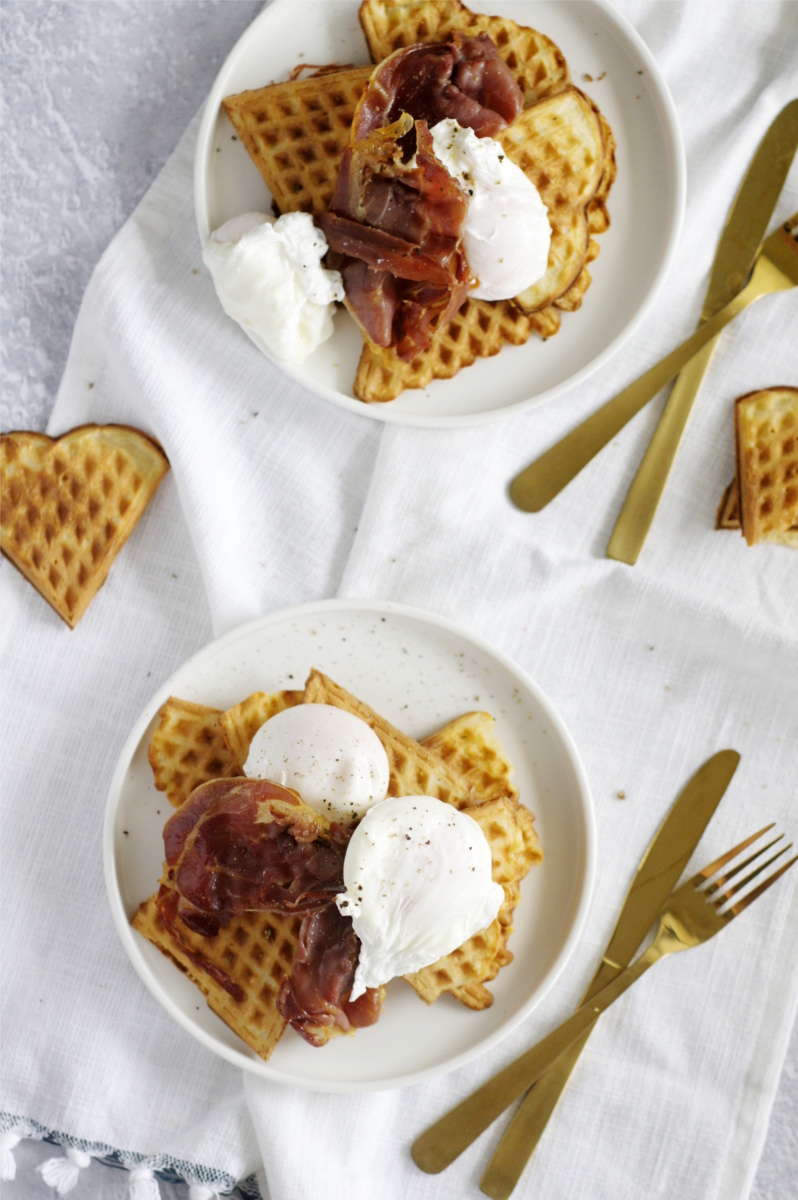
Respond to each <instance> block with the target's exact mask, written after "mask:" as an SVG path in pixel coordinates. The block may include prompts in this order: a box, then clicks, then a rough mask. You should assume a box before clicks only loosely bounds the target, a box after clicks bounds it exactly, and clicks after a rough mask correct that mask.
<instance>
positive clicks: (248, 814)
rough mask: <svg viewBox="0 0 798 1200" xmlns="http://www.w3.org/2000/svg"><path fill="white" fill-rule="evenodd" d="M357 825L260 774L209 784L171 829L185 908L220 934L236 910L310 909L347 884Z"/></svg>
mask: <svg viewBox="0 0 798 1200" xmlns="http://www.w3.org/2000/svg"><path fill="white" fill-rule="evenodd" d="M350 836H351V835H350V831H349V830H348V829H344V828H343V826H341V825H337V824H335V823H332V824H330V823H328V822H327V821H326V820H325V819H324V818H323V817H321V816H320V815H318V814H317V813H315V812H314V811H313V809H311V808H308V806H307V805H306V804H303V803H302V801H300V800H299V799H298V798H297V796H296V795H295V794H294V793H293V792H291V791H289V790H288V789H287V788H283V787H280V786H279V785H278V784H275V783H270V782H268V781H266V780H260V779H214V780H211V781H210V782H209V783H205V784H202V786H201V787H198V788H197V789H196V790H195V791H194V792H193V793H192V795H191V797H190V799H189V800H188V801H187V803H186V804H185V805H184V806H183V807H182V808H181V809H180V810H179V811H178V812H176V813H175V814H174V816H173V817H171V818H170V819H169V821H167V823H166V826H165V828H164V848H165V851H166V866H165V874H164V883H165V884H167V885H168V886H169V887H170V888H173V889H174V890H175V891H176V892H177V893H178V894H179V896H180V901H179V906H178V915H179V916H180V917H181V918H182V920H183V921H184V922H185V923H186V925H188V927H189V928H190V929H193V930H194V931H195V932H196V933H201V934H204V935H205V936H209V937H212V936H213V935H214V934H215V933H218V931H219V930H220V929H221V928H222V926H223V925H225V924H226V923H227V922H228V921H229V920H230V919H231V918H232V917H233V916H234V915H235V914H236V913H241V912H251V911H256V910H259V909H264V910H269V911H272V912H283V913H303V912H308V911H310V910H312V909H316V908H319V907H320V906H321V905H323V904H327V903H330V902H331V901H332V900H333V899H334V897H335V896H336V895H337V894H338V893H339V892H340V891H342V890H343V863H344V855H345V853H346V846H347V843H348V841H349V838H350Z"/></svg>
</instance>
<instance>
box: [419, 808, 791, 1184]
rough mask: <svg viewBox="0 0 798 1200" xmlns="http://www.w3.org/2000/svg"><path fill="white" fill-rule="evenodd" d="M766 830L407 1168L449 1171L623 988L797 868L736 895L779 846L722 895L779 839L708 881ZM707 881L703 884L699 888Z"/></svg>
mask: <svg viewBox="0 0 798 1200" xmlns="http://www.w3.org/2000/svg"><path fill="white" fill-rule="evenodd" d="M772 828H773V825H772V824H771V825H766V826H765V828H764V829H760V830H759V831H758V832H757V833H754V834H752V835H751V837H749V838H746V839H745V841H743V842H740V844H739V845H738V846H735V847H734V848H733V849H732V850H729V851H728V852H727V853H726V854H723V855H721V857H720V858H717V859H716V860H715V861H714V862H712V863H710V864H709V866H706V867H704V869H703V870H702V871H699V872H698V873H697V874H696V875H694V876H693V877H692V878H691V879H688V880H687V882H686V883H683V884H682V885H681V887H679V888H677V889H676V891H675V892H674V893H673V894H672V896H671V898H670V899H669V901H668V903H667V904H666V905H665V907H664V908H663V910H662V912H661V913H660V917H659V928H658V930H657V934H656V936H655V938H654V940H653V942H652V943H651V945H650V946H649V948H648V949H647V950H646V951H645V952H644V953H643V954H641V956H640V957H639V958H638V959H637V960H636V961H635V962H633V963H632V965H631V966H630V967H627V969H626V970H625V971H622V972H621V974H620V975H617V976H616V977H615V979H614V980H613V981H612V983H610V984H608V985H607V987H605V988H604V989H603V990H602V991H600V992H597V993H596V995H595V996H594V997H593V998H592V999H591V1000H590V1001H588V1003H587V1004H585V1005H583V1007H582V1008H579V1009H577V1011H576V1012H575V1013H574V1014H573V1016H572V1017H570V1018H569V1019H568V1020H567V1021H565V1022H564V1023H563V1024H562V1025H560V1026H559V1028H557V1029H555V1030H554V1031H553V1032H552V1033H550V1034H549V1035H548V1037H545V1038H543V1040H542V1041H540V1042H538V1043H537V1045H535V1046H533V1047H532V1048H531V1050H527V1051H526V1053H525V1054H522V1055H521V1056H520V1057H519V1058H517V1059H516V1060H515V1062H512V1063H510V1064H509V1066H507V1067H505V1068H504V1070H503V1071H499V1073H498V1074H497V1075H494V1076H493V1078H492V1079H489V1080H488V1082H487V1083H485V1084H483V1086H482V1087H481V1088H478V1089H477V1091H475V1092H473V1093H472V1094H471V1095H470V1096H468V1097H467V1098H466V1099H465V1100H463V1101H462V1102H461V1103H460V1104H458V1105H457V1107H456V1108H453V1109H452V1111H451V1112H449V1113H447V1114H446V1116H445V1117H442V1118H441V1119H440V1120H439V1121H436V1123H435V1124H434V1125H432V1126H430V1128H429V1129H428V1130H426V1132H425V1133H422V1135H421V1137H419V1138H418V1139H417V1140H416V1141H415V1143H414V1144H413V1148H412V1155H413V1161H414V1162H415V1163H416V1165H417V1166H418V1167H420V1168H421V1170H422V1171H427V1172H429V1173H431V1174H436V1173H437V1172H438V1171H442V1170H443V1169H444V1168H445V1167H448V1166H449V1164H450V1163H452V1162H454V1160H455V1159H456V1158H457V1157H458V1155H460V1154H462V1152H463V1151H464V1150H465V1149H467V1147H468V1146H470V1145H471V1143H472V1142H473V1141H475V1140H476V1138H478V1137H479V1135H480V1134H481V1133H483V1132H484V1130H486V1129H487V1128H488V1126H489V1125H490V1124H492V1122H493V1121H495V1120H496V1118H497V1117H498V1116H499V1114H500V1113H502V1112H503V1111H504V1110H505V1108H507V1107H508V1106H509V1105H510V1104H512V1103H513V1101H514V1100H517V1099H518V1097H519V1096H521V1095H522V1094H523V1093H524V1092H525V1091H526V1090H527V1088H529V1087H531V1086H532V1084H533V1083H534V1082H535V1080H537V1079H539V1078H540V1076H541V1075H542V1074H543V1073H544V1072H545V1071H546V1070H547V1069H548V1068H549V1067H550V1066H551V1064H552V1063H553V1062H554V1061H555V1059H557V1058H558V1057H559V1055H560V1054H561V1053H562V1052H563V1051H564V1050H565V1049H566V1048H567V1047H568V1046H570V1045H571V1043H572V1042H574V1041H576V1039H577V1038H578V1037H580V1036H581V1035H582V1034H583V1033H584V1032H585V1030H586V1029H588V1028H589V1027H590V1026H591V1025H592V1024H593V1022H594V1021H595V1020H596V1018H597V1017H598V1016H599V1015H600V1014H601V1013H602V1012H604V1010H605V1009H606V1008H608V1007H609V1006H610V1004H612V1003H613V1001H615V1000H617V999H618V997H619V996H620V995H622V994H623V992H625V991H626V989H627V988H628V987H631V985H632V984H633V983H634V982H635V980H637V979H639V978H640V976H641V975H643V974H644V973H645V972H646V971H647V970H648V968H649V967H651V966H653V965H654V963H655V962H659V960H660V959H661V958H664V957H665V956H666V955H668V954H673V953H675V952H676V951H677V950H689V949H690V948H691V947H693V946H699V945H701V944H702V943H703V942H707V941H709V939H710V938H711V937H714V936H715V934H716V933H720V931H721V929H725V928H726V926H727V925H728V924H729V923H730V922H731V921H733V920H734V918H735V917H738V916H739V915H740V913H741V912H743V911H744V910H745V909H746V908H748V906H749V904H752V903H753V901H754V900H756V899H757V898H758V897H759V896H761V895H762V894H763V892H766V891H767V889H768V888H769V887H770V886H771V885H772V884H774V883H775V882H776V880H777V879H778V878H779V877H780V876H782V875H783V874H784V872H785V871H788V870H789V869H790V867H791V866H792V865H793V863H795V862H796V860H798V855H796V856H795V857H794V858H791V859H790V860H789V861H788V862H786V863H784V864H783V865H782V866H781V867H779V868H778V869H777V870H776V871H774V872H773V873H772V874H771V875H770V876H769V877H768V878H767V879H765V880H763V881H762V882H761V883H759V884H758V885H757V886H756V887H755V888H753V889H752V890H751V891H749V892H746V893H745V894H744V895H743V894H741V893H742V892H743V889H744V888H746V887H747V885H748V884H749V883H750V882H751V881H752V880H753V879H754V878H755V877H756V876H757V875H760V874H761V873H762V871H764V870H766V869H767V868H768V867H769V866H770V865H771V864H772V863H774V862H775V861H776V860H777V859H778V858H781V856H782V855H783V854H786V852H787V851H788V850H789V849H791V847H792V843H789V845H787V846H784V847H783V848H782V849H781V850H779V851H778V852H777V853H776V854H774V855H772V857H770V858H768V859H767V860H766V861H765V862H762V863H760V864H759V866H757V867H755V868H754V869H753V870H752V871H750V872H749V873H748V874H747V875H745V877H744V878H743V879H739V880H737V881H736V882H735V883H734V884H732V885H731V886H728V887H727V884H729V883H730V881H731V880H732V879H734V878H735V877H736V876H738V875H739V874H740V872H741V871H744V870H745V869H746V868H747V867H748V866H750V865H751V864H753V863H754V862H755V861H756V860H757V859H758V858H760V857H761V856H762V855H763V854H765V853H766V852H767V851H768V850H770V849H771V848H772V847H773V846H775V845H776V844H777V843H778V842H780V841H781V840H782V838H783V834H782V835H779V837H777V838H774V840H773V841H772V842H768V844H767V845H766V846H762V847H761V848H760V849H759V850H757V851H756V852H755V853H754V854H752V855H750V856H749V857H748V858H746V859H744V860H743V861H742V862H740V863H738V864H737V865H736V866H735V867H733V868H732V869H731V870H729V871H727V872H726V873H725V874H724V875H721V876H720V877H719V878H718V879H714V880H713V876H715V875H717V873H718V872H719V871H721V870H722V869H723V868H724V867H725V866H726V865H727V864H728V863H730V862H731V860H732V859H734V858H736V857H737V855H738V854H741V853H742V851H743V850H745V849H746V848H747V847H748V846H750V845H751V843H752V842H755V841H756V840H757V838H760V837H762V835H763V834H765V833H767V832H768V830H770V829H772ZM708 880H709V881H712V882H709V883H707V881H708ZM490 1175H491V1172H490V1170H488V1172H487V1174H486V1175H485V1177H484V1178H483V1180H482V1181H481V1183H480V1187H481V1189H482V1191H483V1192H486V1194H487V1195H489V1196H492V1197H494V1198H496V1200H504V1198H505V1197H506V1196H509V1194H510V1191H512V1187H513V1185H514V1182H515V1180H513V1181H512V1182H511V1183H510V1186H509V1190H507V1188H506V1186H505V1182H506V1181H504V1180H502V1179H501V1178H499V1179H495V1178H490Z"/></svg>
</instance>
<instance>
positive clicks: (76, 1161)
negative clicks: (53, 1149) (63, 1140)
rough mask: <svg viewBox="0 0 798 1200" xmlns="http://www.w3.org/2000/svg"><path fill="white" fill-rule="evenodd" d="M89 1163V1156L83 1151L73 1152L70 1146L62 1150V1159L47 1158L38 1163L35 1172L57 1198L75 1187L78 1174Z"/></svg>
mask: <svg viewBox="0 0 798 1200" xmlns="http://www.w3.org/2000/svg"><path fill="white" fill-rule="evenodd" d="M90 1163H91V1155H90V1154H87V1153H86V1151H85V1150H75V1149H74V1147H72V1146H67V1147H66V1148H65V1149H64V1155H63V1157H62V1158H48V1159H47V1161H46V1162H43V1163H40V1164H39V1166H38V1167H37V1168H36V1170H37V1171H38V1172H39V1174H40V1175H41V1177H42V1179H43V1180H44V1182H45V1183H47V1184H49V1185H50V1187H52V1188H55V1190H56V1191H57V1192H58V1195H59V1196H65V1195H66V1194H67V1192H71V1191H72V1189H73V1187H75V1185H76V1183H77V1182H78V1178H79V1176H80V1172H81V1171H82V1170H84V1169H85V1168H86V1167H88V1166H89V1164H90Z"/></svg>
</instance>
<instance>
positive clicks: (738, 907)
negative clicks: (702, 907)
mask: <svg viewBox="0 0 798 1200" xmlns="http://www.w3.org/2000/svg"><path fill="white" fill-rule="evenodd" d="M796 862H798V854H796V855H795V857H794V858H791V859H790V861H789V862H786V863H785V864H784V865H783V866H782V867H779V869H778V871H774V872H773V874H772V875H771V876H770V878H768V879H764V880H763V881H762V883H760V884H759V886H758V887H755V888H754V889H753V891H751V892H749V893H748V895H747V896H743V898H742V899H741V900H737V901H736V902H735V903H734V904H732V906H731V908H729V909H728V911H727V913H726V914H725V915H726V916H728V918H729V920H730V921H733V920H734V918H735V917H739V915H740V913H741V912H742V911H743V910H744V909H746V908H748V905H749V904H753V902H754V901H755V900H756V899H758V897H759V896H761V895H762V893H763V892H766V891H767V890H768V888H769V887H770V885H771V884H773V883H775V882H776V880H777V879H779V878H780V877H781V876H782V875H783V874H784V872H785V871H789V869H790V867H791V866H792V865H793V864H794V863H796Z"/></svg>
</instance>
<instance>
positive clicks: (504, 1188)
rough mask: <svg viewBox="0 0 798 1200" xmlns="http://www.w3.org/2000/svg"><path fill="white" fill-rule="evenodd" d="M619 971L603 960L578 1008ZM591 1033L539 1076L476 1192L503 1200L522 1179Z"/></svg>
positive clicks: (510, 1125) (503, 1136)
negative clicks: (478, 1190) (479, 1191)
mask: <svg viewBox="0 0 798 1200" xmlns="http://www.w3.org/2000/svg"><path fill="white" fill-rule="evenodd" d="M623 969H624V967H623V966H621V965H620V964H618V963H609V962H608V961H607V959H606V958H603V959H602V960H601V962H600V963H599V966H598V970H597V971H596V973H595V975H594V976H593V978H592V980H591V981H590V985H589V986H588V989H587V991H586V992H585V994H584V996H583V997H582V1000H581V1001H580V1005H579V1007H580V1008H581V1007H582V1006H583V1005H585V1004H587V1002H588V1001H589V1000H592V998H593V997H594V996H596V995H597V994H598V993H599V992H600V991H603V989H604V988H605V987H606V986H607V984H608V983H611V982H612V980H613V979H615V977H616V976H617V975H620V973H621V971H622V970H623ZM596 1019H598V1018H596ZM592 1032H593V1025H592V1024H591V1025H590V1026H589V1027H588V1028H587V1030H586V1031H585V1032H584V1033H583V1034H581V1035H580V1036H579V1037H578V1038H577V1039H576V1041H574V1042H572V1043H571V1045H570V1046H569V1047H568V1048H567V1050H564V1051H563V1053H562V1054H561V1055H560V1056H559V1058H558V1059H557V1060H556V1062H553V1063H552V1065H551V1066H550V1067H549V1069H548V1071H546V1072H545V1074H543V1075H541V1077H540V1079H538V1081H537V1082H536V1083H534V1084H533V1085H532V1087H531V1088H530V1089H529V1091H528V1092H527V1094H526V1096H525V1097H524V1099H523V1100H522V1102H521V1106H520V1108H519V1109H518V1111H517V1113H516V1114H515V1116H514V1117H513V1119H512V1121H511V1122H510V1124H509V1125H508V1126H507V1129H506V1130H505V1132H504V1134H503V1135H502V1139H501V1141H500V1142H499V1145H498V1146H497V1147H496V1150H495V1151H494V1154H493V1157H492V1158H491V1160H490V1162H489V1163H488V1167H487V1170H486V1171H485V1174H484V1175H483V1176H482V1179H481V1180H480V1183H479V1186H480V1190H481V1191H483V1192H484V1193H485V1195H486V1196H490V1197H491V1198H492V1200H507V1198H508V1197H509V1196H510V1194H511V1192H512V1191H513V1189H514V1187H515V1185H516V1184H517V1183H518V1180H519V1179H520V1178H521V1176H522V1175H523V1173H524V1168H525V1167H526V1164H527V1163H528V1162H529V1160H530V1158H531V1157H532V1155H533V1153H534V1151H535V1149H536V1147H537V1144H538V1142H539V1141H540V1139H541V1138H542V1136H543V1131H544V1130H545V1128H546V1126H547V1125H548V1123H549V1118H550V1117H551V1114H552V1113H553V1112H554V1110H555V1108H556V1107H557V1104H558V1102H559V1099H560V1096H561V1095H562V1093H563V1091H564V1090H565V1085H566V1084H567V1082H568V1080H569V1079H570V1077H571V1072H572V1071H573V1069H574V1067H575V1066H576V1064H577V1061H578V1060H579V1055H580V1054H581V1053H582V1051H583V1049H584V1048H585V1045H586V1044H587V1039H588V1038H589V1037H590V1034H591V1033H592Z"/></svg>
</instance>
